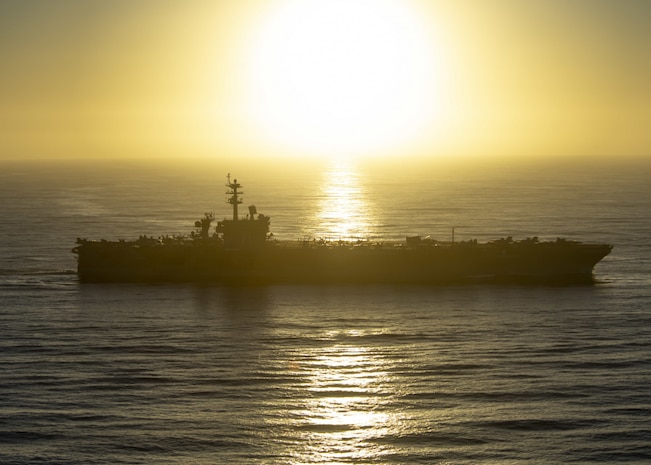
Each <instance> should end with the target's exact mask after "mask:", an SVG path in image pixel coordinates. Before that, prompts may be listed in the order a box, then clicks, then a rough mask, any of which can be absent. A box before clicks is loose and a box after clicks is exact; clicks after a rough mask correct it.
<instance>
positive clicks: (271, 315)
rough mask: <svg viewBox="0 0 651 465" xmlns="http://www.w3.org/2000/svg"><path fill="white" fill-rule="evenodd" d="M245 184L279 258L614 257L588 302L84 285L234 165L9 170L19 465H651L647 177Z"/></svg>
mask: <svg viewBox="0 0 651 465" xmlns="http://www.w3.org/2000/svg"><path fill="white" fill-rule="evenodd" d="M649 166H650V165H649V164H648V163H640V162H636V163H633V162H630V163H629V162H621V163H619V162H618V163H615V162H612V163H610V164H606V163H602V164H600V163H587V162H584V163H574V164H568V163H566V164H560V163H557V164H548V165H543V164H540V165H537V166H499V167H497V166H496V167H490V166H488V167H486V166H465V167H454V166H436V165H435V164H433V165H428V166H420V167H418V168H412V167H410V166H409V165H408V163H405V164H404V165H403V166H400V167H397V168H394V169H393V170H391V171H387V170H383V169H380V168H381V167H374V166H369V165H366V166H353V165H347V164H344V163H339V164H333V165H331V166H323V167H319V169H315V168H314V167H311V166H310V167H307V166H305V167H294V168H293V169H292V170H291V171H288V172H283V171H282V170H273V169H272V168H271V167H269V166H246V167H244V166H242V167H238V169H239V171H240V172H238V173H233V174H234V175H235V174H236V175H237V176H238V177H239V181H240V182H241V183H242V184H243V185H244V186H245V188H244V192H245V202H246V203H245V205H247V204H248V203H255V204H256V205H257V208H258V211H259V212H262V213H265V214H266V215H269V216H271V218H272V230H273V231H274V233H275V235H276V237H277V238H279V239H286V240H295V239H302V238H304V237H329V238H362V239H368V240H373V239H379V238H387V239H398V238H403V237H404V236H405V235H413V234H421V235H431V236H432V237H435V238H438V239H449V238H450V237H451V235H452V228H454V234H455V237H456V239H457V240H465V239H470V238H478V239H480V240H488V239H495V238H499V237H504V236H513V237H515V238H525V237H528V236H534V235H535V236H539V237H540V238H542V239H554V238H556V237H557V236H562V237H568V238H571V239H579V240H584V241H588V242H608V243H611V244H613V245H614V246H615V248H614V250H613V252H612V254H611V255H610V256H608V257H606V259H604V261H603V262H601V263H600V264H599V265H598V266H597V268H596V270H595V272H596V277H597V284H595V285H594V286H579V287H544V286H543V287H519V286H467V287H450V286H443V287H431V288H429V287H419V286H402V287H381V286H361V287H355V286H328V287H317V286H270V287H258V288H246V287H238V288H228V287H221V286H217V285H216V286H195V285H80V284H79V283H78V282H77V280H76V275H75V272H74V270H75V259H74V256H73V255H72V253H71V252H70V249H71V248H72V247H73V246H74V241H75V238H76V237H86V238H107V239H115V238H125V239H128V238H136V237H137V236H139V235H140V234H147V235H154V236H158V235H162V234H181V233H188V232H189V231H190V230H191V229H192V225H193V223H194V221H195V220H196V219H198V218H199V217H201V216H202V215H203V213H204V212H205V211H214V212H215V214H216V216H218V217H219V216H227V215H228V214H229V210H228V208H227V207H228V205H226V204H225V203H223V202H224V198H225V196H224V191H225V190H226V189H225V187H224V183H225V181H226V179H225V174H226V173H227V172H228V170H230V169H234V168H232V167H229V166H228V164H227V163H220V162H213V163H206V165H205V166H200V165H199V164H198V163H197V164H193V163H188V164H187V165H186V166H183V167H168V166H166V165H159V164H154V163H140V164H129V163H108V162H107V163H103V164H99V163H95V164H91V163H82V162H77V163H48V164H35V163H20V162H12V163H10V162H3V163H1V164H0V200H1V202H0V218H1V220H2V223H1V224H2V228H1V231H2V241H1V243H0V463H2V464H34V463H48V464H50V463H56V464H93V463H102V464H103V463H111V464H141V463H147V464H153V463H156V464H177V463H178V464H214V463H229V464H250V463H261V464H267V463H276V464H303V463H305V464H307V463H309V464H313V463H328V464H331V463H344V464H351V463H352V464H403V463H404V464H412V463H423V464H425V463H427V464H495V463H500V464H510V463H536V464H545V463H549V464H556V463H577V464H593V463H640V464H642V463H650V462H651V389H650V386H651V234H650V233H651V217H650V215H649V212H651V169H649Z"/></svg>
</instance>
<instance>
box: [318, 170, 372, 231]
mask: <svg viewBox="0 0 651 465" xmlns="http://www.w3.org/2000/svg"><path fill="white" fill-rule="evenodd" d="M373 217H374V214H373V208H372V205H371V204H370V202H369V201H368V198H367V194H366V190H365V189H364V185H363V183H362V182H361V181H360V177H359V174H358V173H357V171H356V170H355V169H354V167H353V166H352V165H351V164H350V163H348V162H346V161H342V160H339V161H337V162H335V163H334V164H333V165H332V167H331V168H330V169H329V170H327V171H326V172H325V173H324V179H323V184H322V187H321V199H320V202H319V207H318V210H317V212H316V217H315V218H314V223H315V224H316V226H317V228H318V231H315V233H316V234H317V235H319V237H320V238H324V239H328V240H359V239H368V238H369V235H370V234H372V231H373V229H374V228H373V226H374V219H373Z"/></svg>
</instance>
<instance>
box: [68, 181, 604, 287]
mask: <svg viewBox="0 0 651 465" xmlns="http://www.w3.org/2000/svg"><path fill="white" fill-rule="evenodd" d="M227 179H228V181H227V184H226V187H228V191H227V193H226V194H227V195H228V196H229V197H228V199H227V202H228V203H229V204H230V205H231V207H232V218H231V219H224V220H221V221H217V222H216V226H215V227H214V228H213V223H214V222H215V221H216V220H215V217H214V215H213V214H210V213H206V214H205V215H204V217H203V218H201V219H199V220H198V221H196V222H195V228H196V229H195V230H194V231H192V232H191V234H190V236H189V237H188V236H183V237H178V236H174V237H160V238H153V237H147V236H140V237H139V238H138V239H136V240H132V241H124V240H120V241H107V240H87V239H81V238H79V239H77V245H76V247H74V249H73V252H74V253H75V254H77V260H78V267H77V271H78V276H79V280H80V281H81V282H143V283H157V282H202V283H221V284H226V285H231V284H233V285H234V284H238V285H240V284H247V285H248V284H251V285H266V284H315V285H320V284H426V285H437V284H468V283H498V284H500V283H503V284H507V283H519V284H557V285H572V284H590V283H593V282H594V276H593V270H594V267H595V265H596V264H597V263H598V262H599V261H600V260H601V259H602V258H604V257H605V256H606V255H608V254H609V253H610V251H611V250H612V246H611V245H609V244H587V243H582V242H577V241H571V240H566V239H562V238H559V239H556V240H555V241H540V240H538V238H536V237H533V238H527V239H524V240H519V241H515V240H513V239H512V238H511V237H508V238H502V239H497V240H494V241H489V242H484V243H481V242H478V241H477V240H470V241H463V242H455V241H454V238H453V240H452V241H450V242H441V241H436V240H432V239H429V238H422V237H420V236H411V237H407V238H406V239H405V240H404V241H393V242H378V241H373V242H370V241H327V240H301V241H281V240H276V239H275V238H274V237H273V234H271V233H270V224H271V218H270V217H268V216H266V215H263V214H261V213H258V212H257V209H256V207H255V206H253V205H252V206H250V207H249V214H248V215H247V216H246V217H243V218H241V217H240V216H239V212H238V207H239V205H240V204H242V199H241V195H242V191H241V188H242V185H241V184H240V183H238V181H237V179H233V180H231V177H230V174H229V175H228V178H227Z"/></svg>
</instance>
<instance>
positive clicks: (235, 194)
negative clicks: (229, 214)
mask: <svg viewBox="0 0 651 465" xmlns="http://www.w3.org/2000/svg"><path fill="white" fill-rule="evenodd" d="M226 178H227V179H228V183H227V184H226V187H228V188H229V189H230V190H228V191H226V195H230V197H229V198H228V200H227V202H228V203H230V204H231V205H232V206H233V220H234V221H237V220H238V214H237V206H238V205H239V204H241V203H242V199H240V198H239V196H240V195H242V194H244V192H239V191H238V189H239V188H240V187H242V185H241V184H240V183H238V182H237V179H233V181H232V182H231V174H230V173H228V176H227V177H226Z"/></svg>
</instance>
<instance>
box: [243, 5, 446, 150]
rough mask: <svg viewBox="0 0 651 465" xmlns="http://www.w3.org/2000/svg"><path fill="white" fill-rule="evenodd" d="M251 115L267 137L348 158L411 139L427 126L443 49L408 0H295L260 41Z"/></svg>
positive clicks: (274, 14)
mask: <svg viewBox="0 0 651 465" xmlns="http://www.w3.org/2000/svg"><path fill="white" fill-rule="evenodd" d="M250 58H251V67H250V71H249V74H250V76H249V79H250V80H249V83H250V90H251V91H250V94H249V95H250V96H251V100H250V111H251V114H252V115H251V116H252V118H253V119H254V121H255V123H256V125H257V126H258V127H259V128H260V129H261V130H262V131H263V132H264V134H265V137H266V139H267V140H268V141H270V142H272V143H274V144H276V145H280V146H282V147H286V148H287V149H288V150H290V151H293V152H297V151H298V152H303V153H306V154H317V155H320V156H326V157H328V158H343V157H350V156H359V155H367V154H369V153H373V152H377V151H380V150H382V151H386V150H387V149H388V148H390V147H395V146H398V145H400V144H402V143H405V142H408V141H409V140H410V139H411V138H413V137H414V136H415V135H417V134H418V133H419V132H420V131H421V130H422V128H423V126H424V125H425V124H426V122H427V120H428V117H429V116H430V114H431V111H432V110H431V108H429V105H426V104H424V102H427V101H430V99H431V96H432V93H433V92H434V91H435V89H436V70H435V67H436V66H437V63H436V61H437V53H436V50H434V49H433V48H432V43H431V40H429V39H428V37H427V32H426V28H425V26H424V25H423V24H421V22H420V19H419V16H418V14H417V12H416V11H415V10H412V9H411V8H410V6H409V3H407V2H399V1H397V0H330V1H327V2H317V1H299V0H288V1H285V2H284V3H282V4H280V5H278V6H277V7H275V9H273V10H272V11H270V12H269V14H268V16H267V17H266V19H265V20H264V21H263V25H262V27H261V28H260V31H259V33H258V35H257V38H256V40H255V41H254V45H253V49H252V53H251V55H250Z"/></svg>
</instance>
